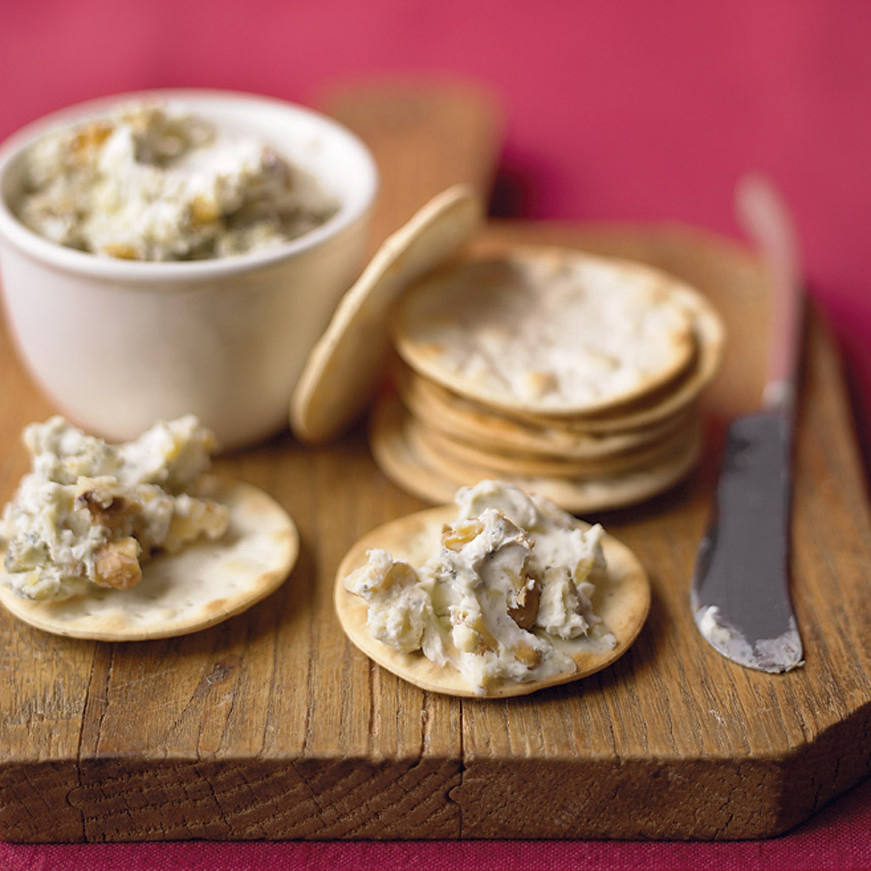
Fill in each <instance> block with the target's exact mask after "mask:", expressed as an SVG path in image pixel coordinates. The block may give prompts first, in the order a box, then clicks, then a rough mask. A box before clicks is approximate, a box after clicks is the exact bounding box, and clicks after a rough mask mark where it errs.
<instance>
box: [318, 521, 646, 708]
mask: <svg viewBox="0 0 871 871" xmlns="http://www.w3.org/2000/svg"><path fill="white" fill-rule="evenodd" d="M456 513H457V509H456V506H455V505H441V506H438V507H436V508H429V509H426V510H424V511H419V512H417V513H415V514H410V515H407V516H405V517H401V518H399V519H398V520H394V521H392V522H390V523H387V524H385V525H384V526H381V527H379V528H377V529H374V530H372V531H371V532H370V533H368V534H367V535H365V536H364V537H363V538H362V539H360V541H358V542H357V543H356V544H355V545H354V546H353V547H352V548H351V550H350V551H349V552H348V553H347V555H346V556H345V558H344V559H343V560H342V563H341V565H340V566H339V570H338V572H337V575H336V584H335V589H334V602H335V607H336V613H337V615H338V617H339V622H340V623H341V624H342V628H343V629H344V630H345V634H346V635H347V636H348V638H349V639H350V640H351V641H352V642H353V644H354V645H355V646H356V647H357V648H359V649H360V650H361V651H362V652H363V653H365V654H366V656H368V657H369V658H370V659H372V660H374V661H375V662H377V663H378V664H379V665H380V666H383V667H384V668H386V669H387V670H388V671H390V672H392V673H393V674H395V675H397V676H398V677H401V678H402V679H403V680H406V681H408V682H409V683H412V684H414V685H415V686H417V687H419V688H420V689H422V690H428V691H430V692H437V693H444V694H447V695H452V696H461V697H474V698H482V696H481V695H480V694H478V693H476V692H475V691H474V689H473V688H472V687H471V686H470V685H469V684H468V682H467V681H466V680H465V678H464V677H463V676H462V674H460V672H459V671H457V670H456V669H455V668H454V667H453V666H452V665H449V664H448V665H444V666H438V665H436V664H435V663H433V662H431V661H430V660H428V659H427V658H426V657H425V656H424V655H423V654H422V653H420V652H415V653H402V652H400V651H398V650H395V649H394V648H392V647H389V646H388V645H386V644H383V643H382V642H380V641H378V640H377V639H375V638H373V636H372V635H371V633H370V632H369V630H368V628H367V625H366V621H367V616H368V606H367V604H366V602H364V601H363V599H361V598H360V597H359V596H355V595H354V594H353V593H349V592H348V591H347V590H346V589H345V586H344V579H345V578H346V577H347V576H348V575H349V574H350V573H351V572H352V571H354V570H355V569H357V568H359V567H360V566H362V565H363V564H365V562H366V552H367V551H368V550H369V549H370V548H383V549H384V550H387V551H389V552H390V553H391V554H392V555H393V557H394V558H395V559H398V560H403V561H405V562H408V563H410V564H411V565H421V564H422V563H423V562H425V561H426V559H427V558H428V557H429V556H430V555H431V554H432V553H434V552H435V551H436V550H437V549H438V547H439V537H440V534H441V529H442V526H443V525H444V524H445V523H451V522H452V521H453V520H454V519H455V518H456ZM575 522H576V523H577V525H578V527H579V528H581V529H588V528H589V527H588V524H586V523H584V522H583V521H580V520H576V521H575ZM602 548H603V551H604V554H605V561H606V563H607V571H606V572H604V573H600V574H599V575H598V576H596V578H595V581H596V583H595V591H594V593H593V595H592V603H593V610H594V611H595V612H596V613H597V614H598V615H599V616H600V617H602V620H603V624H604V626H603V630H604V631H605V632H610V633H611V634H613V636H614V638H615V639H616V642H617V643H616V645H615V646H614V647H613V648H610V649H605V648H604V647H603V645H602V644H601V643H597V641H598V639H597V638H590V639H585V640H584V641H581V642H573V643H572V649H571V651H570V655H571V657H572V659H573V660H574V663H575V666H576V667H577V670H576V671H574V672H568V673H562V674H558V675H555V676H553V677H551V678H548V679H546V680H539V681H526V682H517V681H509V680H504V679H503V680H500V681H498V682H495V683H494V684H493V685H492V686H490V687H488V689H487V694H486V696H484V698H505V697H507V696H522V695H528V694H529V693H533V692H536V691H538V690H541V689H544V688H545V687H549V686H555V685H557V684H563V683H568V682H570V681H574V680H578V679H580V678H583V677H587V676H588V675H591V674H594V673H595V672H597V671H601V670H602V669H604V668H607V667H608V666H609V665H611V664H612V663H613V662H615V661H616V660H617V659H619V658H620V657H621V656H622V655H623V654H624V653H625V652H626V651H627V650H628V648H629V646H630V645H631V644H632V642H633V641H634V640H635V638H636V637H637V636H638V633H639V632H640V631H641V627H642V626H643V625H644V621H645V620H646V619H647V613H648V611H649V609H650V583H649V581H648V578H647V574H646V572H645V571H644V568H643V567H642V565H641V563H640V562H639V561H638V558H637V557H636V556H635V554H634V553H633V552H632V551H631V550H630V549H629V548H628V547H626V545H624V544H622V543H621V542H619V541H618V540H617V539H615V538H614V537H613V536H610V535H607V534H606V535H605V536H603V539H602ZM560 648H561V649H562V650H564V651H566V652H569V651H568V650H567V649H566V646H564V645H563V644H560Z"/></svg>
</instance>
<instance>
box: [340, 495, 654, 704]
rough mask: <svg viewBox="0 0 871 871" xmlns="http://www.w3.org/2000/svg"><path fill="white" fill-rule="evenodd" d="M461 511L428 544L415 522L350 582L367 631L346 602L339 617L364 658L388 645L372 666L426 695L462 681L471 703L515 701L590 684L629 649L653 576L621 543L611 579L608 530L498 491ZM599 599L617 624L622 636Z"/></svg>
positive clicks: (471, 499) (388, 537) (372, 551)
mask: <svg viewBox="0 0 871 871" xmlns="http://www.w3.org/2000/svg"><path fill="white" fill-rule="evenodd" d="M455 502H456V508H455V510H454V512H453V513H454V515H455V516H454V517H452V518H450V519H449V520H448V521H447V522H442V523H438V522H437V518H436V516H435V515H432V518H431V520H430V521H429V523H428V524H424V526H425V527H428V528H429V530H430V533H431V534H430V535H427V536H421V535H419V534H415V533H414V531H413V530H414V529H415V524H416V520H414V519H413V520H412V521H411V523H410V526H409V530H408V532H409V535H408V538H407V539H406V541H405V542H403V541H402V539H401V529H402V525H401V523H400V525H399V527H396V528H395V529H394V531H393V533H392V534H391V533H386V534H385V535H384V539H385V546H382V547H378V546H373V547H369V548H367V549H366V552H365V560H364V561H363V562H362V563H361V564H360V565H358V566H356V567H355V568H353V570H351V571H350V572H349V573H348V574H347V575H345V576H344V577H343V579H342V585H343V587H344V591H345V592H346V593H350V594H351V595H352V597H353V598H354V599H357V600H358V601H359V602H361V603H365V607H364V608H363V609H362V610H361V609H360V607H359V605H358V606H357V609H356V614H357V615H358V618H359V616H360V615H361V614H362V613H363V612H365V622H362V621H360V620H359V619H358V620H356V621H355V620H354V618H353V614H354V613H355V612H354V611H353V610H352V609H349V607H348V602H347V599H342V600H340V601H339V605H340V607H339V614H340V619H342V620H343V625H344V626H345V629H346V631H349V634H350V635H351V637H352V640H354V641H355V642H358V643H359V640H360V637H361V634H362V632H365V633H367V635H368V636H369V638H368V640H367V642H364V650H365V652H367V653H369V654H370V655H372V651H373V649H374V648H373V642H374V644H375V646H377V645H380V646H381V647H383V648H384V650H382V651H381V656H380V657H379V656H378V652H377V651H376V655H375V656H374V657H373V658H375V659H376V660H377V661H380V662H382V663H383V664H386V665H387V667H388V668H391V666H393V668H392V670H394V671H396V672H397V673H398V674H400V675H402V676H403V677H406V678H407V679H409V680H411V681H412V682H413V683H417V684H418V685H422V686H424V687H425V688H431V689H436V690H440V691H443V692H456V690H457V688H458V681H459V688H460V689H462V687H463V686H465V689H466V691H467V692H466V693H465V694H469V695H511V694H520V693H523V692H529V691H531V690H533V689H537V688H540V687H542V686H548V685H551V684H554V683H562V682H565V681H566V680H571V679H574V678H576V677H580V676H583V675H584V674H589V673H590V671H592V670H597V668H601V667H604V665H606V664H608V663H609V662H611V661H613V659H614V658H616V657H617V656H619V654H620V653H621V652H622V651H623V650H625V647H626V646H627V643H628V640H631V638H634V636H635V634H636V633H637V631H638V629H639V628H640V625H641V622H643V620H644V617H645V615H646V610H647V604H646V602H647V599H646V596H647V588H646V578H645V577H644V573H643V571H642V570H641V569H640V567H639V566H638V565H637V563H634V562H633V560H632V559H631V558H627V554H626V552H625V551H619V552H618V548H617V546H616V544H615V543H614V542H613V541H612V542H611V543H610V547H611V550H612V555H613V556H614V559H615V562H616V564H617V569H616V572H615V574H614V575H613V576H612V575H611V574H610V570H609V567H608V565H607V556H606V552H605V550H604V549H603V539H604V538H605V534H604V530H603V529H602V527H601V526H599V525H595V526H590V525H588V524H585V523H583V522H582V521H579V520H577V519H576V518H574V517H572V516H571V515H569V514H567V513H566V512H565V511H563V510H562V509H560V508H558V507H557V506H556V505H555V504H553V503H552V502H550V501H549V500H547V499H543V498H540V497H537V496H534V495H532V496H531V495H527V494H526V493H525V492H524V491H522V490H521V489H519V488H518V487H516V486H513V485H510V484H504V483H501V482H496V481H483V482H480V483H479V484H477V485H475V486H474V487H464V488H461V489H460V490H459V492H458V493H457V495H456V500H455ZM439 516H445V515H444V514H441V515H439ZM412 518H414V516H413V515H412ZM377 539H378V535H377V534H376V535H374V536H371V537H370V540H373V541H377ZM424 541H426V545H424ZM409 542H412V543H411V544H410V543H409ZM391 545H394V546H395V545H398V548H394V549H391V550H388V549H387V547H390V546H391ZM427 547H429V548H431V550H430V552H427ZM403 551H404V552H403ZM358 557H359V554H358ZM346 563H347V561H346ZM629 563H631V564H632V570H631V571H629V572H628V573H627V572H626V571H625V570H626V566H627V564H629ZM618 576H619V577H621V578H622V579H623V580H624V584H623V586H621V585H620V583H619V582H617V581H616V580H615V579H616V578H617V577H618ZM627 577H631V582H628V583H627V582H626V578H627ZM597 587H598V589H597ZM627 591H629V594H628V595H626V594H627ZM595 601H598V602H599V604H600V605H602V604H605V603H607V609H606V613H607V614H608V616H609V617H610V616H612V615H613V614H615V613H616V614H617V615H618V620H616V621H615V626H614V627H612V626H611V625H609V622H608V621H607V620H606V619H604V618H603V615H602V614H600V613H598V611H597V608H596V607H595V605H594V602H595ZM615 601H622V602H623V603H624V605H626V607H625V608H624V612H623V613H622V614H620V612H619V609H617V610H616V611H615V609H614V605H613V603H614V602H615ZM627 616H629V617H630V618H631V621H630V623H631V630H627V629H626V628H625V619H626V617H627ZM615 629H616V632H615ZM385 651H392V652H393V654H391V653H385ZM394 654H395V655H394ZM415 657H416V658H417V661H418V664H417V665H415ZM423 659H425V660H426V662H427V665H426V666H424V671H425V672H426V670H427V669H428V670H429V677H428V678H424V679H423V680H421V679H420V678H421V674H420V661H421V660H423ZM385 660H386V661H385ZM440 674H441V678H440V677H439V675H440ZM457 694H463V693H462V692H457Z"/></svg>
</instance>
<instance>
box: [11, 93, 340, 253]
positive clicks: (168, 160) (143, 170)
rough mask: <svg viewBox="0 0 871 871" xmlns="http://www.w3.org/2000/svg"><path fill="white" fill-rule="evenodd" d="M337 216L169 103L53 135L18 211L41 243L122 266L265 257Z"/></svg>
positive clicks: (273, 161) (235, 136)
mask: <svg viewBox="0 0 871 871" xmlns="http://www.w3.org/2000/svg"><path fill="white" fill-rule="evenodd" d="M337 207H338V204H337V201H336V198H335V197H334V196H333V195H331V194H329V193H328V191H327V190H326V189H325V188H324V186H323V185H322V184H321V183H320V182H319V181H318V180H317V179H316V178H315V177H314V176H313V175H312V174H311V173H309V172H307V171H305V170H303V169H302V168H301V167H297V166H295V165H293V164H291V163H290V162H289V161H288V160H286V159H285V158H284V157H282V156H281V155H280V154H279V152H278V151H276V149H275V148H274V147H272V146H271V145H269V144H267V143H265V142H263V141H261V140H260V139H258V138H255V137H252V136H250V135H245V134H244V133H242V132H240V131H238V130H232V129H226V128H221V127H219V126H218V125H216V124H215V123H213V122H210V121H209V120H208V119H206V118H203V117H199V116H197V115H195V114H193V113H191V112H190V111H189V110H188V109H187V108H186V107H185V106H184V104H183V103H176V102H163V101H155V102H144V103H133V104H130V105H126V106H122V107H121V108H119V109H117V110H115V111H114V112H112V113H111V114H110V115H107V116H105V117H102V118H95V119H93V120H90V121H87V122H84V123H83V124H80V125H76V126H73V127H69V128H61V129H60V130H55V131H52V132H50V133H48V134H46V136H44V137H43V138H42V139H40V140H38V141H37V142H36V143H35V144H34V145H33V146H32V147H31V148H30V149H29V150H28V152H27V154H26V179H25V189H24V192H23V195H22V196H21V197H20V199H19V200H18V202H17V203H15V204H13V208H14V211H15V213H16V215H17V216H18V217H19V218H20V220H21V221H22V222H23V223H24V224H26V225H27V226H28V227H29V228H30V229H32V230H34V231H35V232H37V233H39V234H40V235H41V236H44V237H45V238H46V239H51V240H52V241H54V242H58V243H60V244H61V245H67V246H69V247H71V248H77V249H79V250H81V251H88V252H91V253H93V254H98V255H103V256H108V257H118V258H122V259H125V260H201V259H205V258H210V257H225V256H232V255H235V254H245V253H248V252H251V251H259V250H264V249H268V248H272V247H274V246H277V245H281V244H283V243H284V242H289V241H290V240H291V239H295V238H297V237H299V236H302V235H303V234H304V233H307V232H308V231H309V230H312V229H314V228H315V227H317V226H319V225H321V224H323V223H324V222H325V221H326V220H327V219H329V218H330V217H331V215H332V214H334V213H335V211H336V209H337Z"/></svg>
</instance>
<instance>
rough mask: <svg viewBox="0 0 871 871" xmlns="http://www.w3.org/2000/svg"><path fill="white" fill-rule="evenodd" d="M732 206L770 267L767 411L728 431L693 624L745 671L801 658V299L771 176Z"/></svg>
mask: <svg viewBox="0 0 871 871" xmlns="http://www.w3.org/2000/svg"><path fill="white" fill-rule="evenodd" d="M736 209H737V215H738V218H739V220H740V221H741V223H742V225H743V227H744V230H745V232H746V233H747V234H748V236H750V238H751V239H752V240H753V241H754V242H755V244H756V247H757V249H758V251H759V254H760V255H761V257H762V259H763V261H764V263H765V264H766V266H767V268H768V273H769V276H770V282H771V290H772V309H771V319H770V328H769V343H768V362H767V369H766V378H765V388H764V391H763V395H762V401H761V408H760V410H759V411H758V412H756V413H753V414H749V415H747V416H745V417H741V418H738V419H737V420H735V421H734V422H733V423H732V424H731V426H730V427H729V429H728V432H727V434H726V445H725V452H724V458H723V465H722V469H721V470H720V477H719V480H718V483H717V488H716V495H715V503H714V507H713V511H712V517H711V520H710V524H709V526H708V529H707V531H706V533H705V535H704V536H703V538H702V540H701V543H700V545H699V550H698V555H697V558H696V565H695V571H694V574H693V579H692V586H691V591H690V602H691V606H692V610H693V615H694V617H695V621H696V625H697V626H698V628H699V631H700V632H701V634H702V635H703V636H704V638H705V639H706V640H707V641H708V642H709V643H710V644H711V645H712V646H713V647H714V648H715V649H716V650H718V651H719V652H720V653H721V654H723V656H725V657H727V658H728V659H730V660H732V661H734V662H737V663H738V664H739V665H743V666H746V667H747V668H753V669H757V670H759V671H765V672H772V673H775V672H785V671H790V670H791V669H793V668H796V667H798V666H800V665H803V664H804V661H803V659H802V643H801V637H800V635H799V633H798V628H797V626H796V621H795V616H794V614H793V610H792V603H791V601H790V594H789V559H790V514H791V480H792V475H791V465H792V458H791V455H792V440H793V438H792V437H793V425H794V410H795V399H796V371H797V366H798V359H799V348H800V343H801V329H802V313H803V309H804V295H803V289H802V286H801V276H800V267H799V254H798V245H797V240H796V236H795V232H794V229H793V226H792V221H791V219H790V216H789V213H788V211H787V209H786V206H785V205H784V203H783V201H782V200H781V198H780V196H779V194H778V192H777V191H776V190H775V188H774V186H773V185H772V184H771V182H770V181H769V180H768V179H766V178H764V177H761V176H748V177H746V178H744V179H742V180H741V182H740V183H739V185H738V189H737V192H736Z"/></svg>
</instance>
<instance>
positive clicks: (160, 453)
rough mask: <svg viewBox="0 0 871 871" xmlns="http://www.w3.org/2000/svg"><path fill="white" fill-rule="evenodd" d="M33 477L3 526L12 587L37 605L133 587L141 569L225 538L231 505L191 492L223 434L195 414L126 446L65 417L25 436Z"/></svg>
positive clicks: (0, 542)
mask: <svg viewBox="0 0 871 871" xmlns="http://www.w3.org/2000/svg"><path fill="white" fill-rule="evenodd" d="M23 439H24V443H25V445H26V447H27V449H28V451H29V453H30V455H31V471H30V472H29V473H28V474H26V475H25V476H24V477H23V478H22V480H21V482H20V484H19V486H18V489H17V491H16V493H15V495H14V498H13V500H12V501H11V502H10V503H9V504H8V505H7V506H6V509H5V511H4V514H3V517H2V519H0V545H5V549H6V554H5V558H4V568H5V571H4V573H3V580H4V582H5V583H6V584H7V585H8V586H9V587H10V588H11V589H12V590H13V591H14V592H15V593H17V594H18V595H20V596H23V597H25V598H28V599H55V600H59V599H68V598H71V597H73V596H78V595H83V594H85V595H86V594H88V593H89V592H90V591H95V588H96V587H100V588H115V589H122V590H123V589H129V588H130V587H132V586H134V585H135V584H138V583H139V581H140V580H141V579H142V566H141V563H142V562H143V561H145V560H147V559H148V558H149V557H150V556H152V555H153V554H154V553H156V552H167V553H175V552H177V551H179V550H180V549H181V548H183V547H185V546H186V545H187V544H190V543H191V542H193V541H194V540H196V539H198V538H200V537H201V536H204V537H206V538H208V539H213V540H214V539H217V538H220V537H221V536H222V535H223V534H224V532H225V531H226V529H227V524H228V522H229V512H228V510H227V508H226V507H225V506H223V505H221V504H219V503H217V502H215V501H213V500H211V499H208V498H200V497H198V496H193V495H190V493H189V492H187V491H188V490H189V489H191V488H192V487H193V486H194V485H195V484H196V482H197V481H198V480H199V479H200V476H201V474H202V473H203V472H204V471H205V470H206V469H207V468H208V466H209V464H210V453H211V451H212V450H214V448H215V447H216V443H215V440H214V437H213V435H212V434H211V433H210V432H209V431H208V430H207V429H205V428H203V427H201V426H199V423H198V421H197V419H196V418H195V417H194V416H192V415H188V416H185V417H181V418H179V419H177V420H174V421H170V422H160V423H157V424H156V425H155V426H153V427H152V428H151V429H149V430H148V431H146V432H145V433H143V434H142V435H141V436H140V437H139V438H137V439H135V440H134V441H130V442H126V443H123V444H119V445H112V444H107V443H106V442H104V441H103V440H101V439H99V438H96V437H94V436H91V435H87V434H86V433H84V432H82V431H81V430H79V429H77V428H76V427H74V426H72V425H70V424H69V423H68V422H67V421H66V420H64V419H63V418H62V417H53V418H51V419H50V420H48V421H46V422H45V423H38V424H31V425H30V426H28V427H27V428H26V429H25V430H24V434H23Z"/></svg>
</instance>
